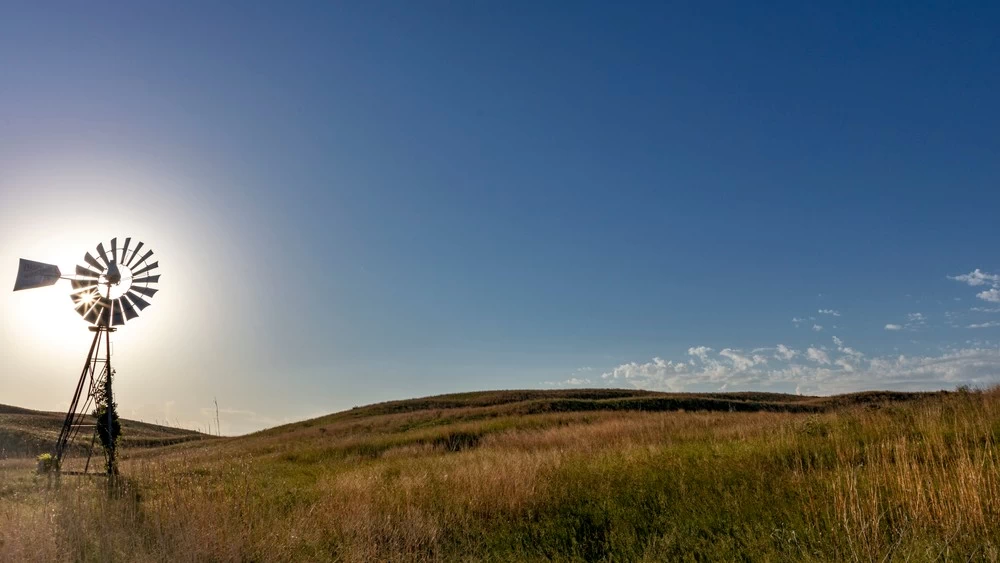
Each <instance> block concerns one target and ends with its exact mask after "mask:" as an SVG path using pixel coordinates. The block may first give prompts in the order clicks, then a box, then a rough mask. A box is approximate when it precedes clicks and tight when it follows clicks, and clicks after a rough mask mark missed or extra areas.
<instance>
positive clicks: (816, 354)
mask: <svg viewBox="0 0 1000 563" xmlns="http://www.w3.org/2000/svg"><path fill="white" fill-rule="evenodd" d="M806 357H807V358H809V359H810V360H812V361H814V362H816V363H817V364H823V365H826V364H829V363H830V356H829V355H828V354H827V353H826V352H824V351H823V350H820V349H819V348H813V347H809V348H808V349H807V350H806Z"/></svg>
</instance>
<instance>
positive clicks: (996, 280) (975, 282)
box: [948, 268, 1000, 287]
mask: <svg viewBox="0 0 1000 563" xmlns="http://www.w3.org/2000/svg"><path fill="white" fill-rule="evenodd" d="M948 279H950V280H955V281H960V282H965V283H967V284H969V285H971V286H980V285H987V284H989V285H992V286H993V287H996V286H998V285H1000V275H997V274H988V273H986V272H983V271H981V270H980V269H979V268H976V269H975V270H973V271H971V272H969V273H968V274H962V275H960V276H948Z"/></svg>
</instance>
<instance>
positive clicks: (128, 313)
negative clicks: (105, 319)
mask: <svg viewBox="0 0 1000 563" xmlns="http://www.w3.org/2000/svg"><path fill="white" fill-rule="evenodd" d="M117 303H118V305H117V306H116V307H115V309H116V310H117V309H121V310H122V311H123V312H124V313H125V318H126V319H128V320H130V321H131V320H132V319H134V318H136V317H138V316H139V313H137V312H136V311H135V307H133V306H132V304H131V303H129V300H128V297H126V296H124V295H122V296H121V299H119V300H118V302H117Z"/></svg>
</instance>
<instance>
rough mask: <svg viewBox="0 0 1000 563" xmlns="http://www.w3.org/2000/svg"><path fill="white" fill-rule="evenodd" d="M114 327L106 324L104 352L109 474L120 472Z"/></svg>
mask: <svg viewBox="0 0 1000 563" xmlns="http://www.w3.org/2000/svg"><path fill="white" fill-rule="evenodd" d="M112 330H114V329H113V328H111V327H109V326H106V327H104V338H105V344H106V346H105V347H104V354H105V364H104V366H105V367H104V369H106V370H107V377H105V378H104V396H105V397H106V399H107V401H108V404H107V409H106V411H107V417H108V421H107V429H108V475H109V476H110V475H117V474H118V461H117V459H116V458H115V449H116V444H115V442H116V440H115V438H116V437H117V436H115V427H114V422H115V421H114V420H113V419H112V418H111V417H112V415H113V414H114V413H115V411H116V410H117V409H115V408H114V404H115V401H114V396H113V395H112V394H111V380H112V379H113V377H112V375H113V374H114V371H113V370H112V369H111V331H112Z"/></svg>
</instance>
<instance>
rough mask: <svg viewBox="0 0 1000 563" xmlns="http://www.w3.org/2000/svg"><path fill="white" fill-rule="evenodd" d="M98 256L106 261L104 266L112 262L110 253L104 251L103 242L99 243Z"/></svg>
mask: <svg viewBox="0 0 1000 563" xmlns="http://www.w3.org/2000/svg"><path fill="white" fill-rule="evenodd" d="M97 255H98V256H100V257H101V260H104V264H105V265H107V264H109V263H111V261H110V260H108V253H107V252H105V251H104V243H103V242H99V243H97ZM102 269H103V268H102Z"/></svg>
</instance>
